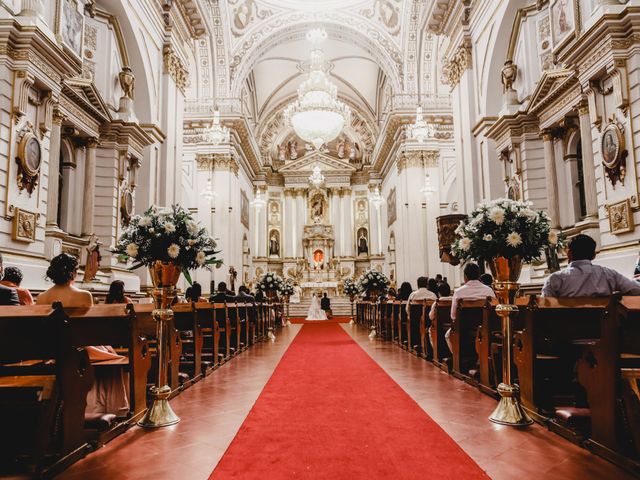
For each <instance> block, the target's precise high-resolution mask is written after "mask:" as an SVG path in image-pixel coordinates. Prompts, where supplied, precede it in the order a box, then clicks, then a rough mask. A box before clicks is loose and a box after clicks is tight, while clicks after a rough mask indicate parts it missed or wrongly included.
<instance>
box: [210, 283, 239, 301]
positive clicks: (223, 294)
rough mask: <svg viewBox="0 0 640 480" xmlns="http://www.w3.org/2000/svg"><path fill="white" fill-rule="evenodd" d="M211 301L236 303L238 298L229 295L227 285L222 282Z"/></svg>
mask: <svg viewBox="0 0 640 480" xmlns="http://www.w3.org/2000/svg"><path fill="white" fill-rule="evenodd" d="M209 301H210V302H211V303H228V302H235V301H236V297H235V296H234V295H229V291H228V290H227V284H226V283H224V282H220V283H219V284H218V291H217V292H216V293H215V294H214V295H211V298H209Z"/></svg>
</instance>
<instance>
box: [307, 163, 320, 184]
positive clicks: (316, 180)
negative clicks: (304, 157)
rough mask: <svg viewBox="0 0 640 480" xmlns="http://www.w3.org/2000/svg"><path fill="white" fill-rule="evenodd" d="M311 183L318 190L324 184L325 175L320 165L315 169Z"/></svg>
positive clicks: (310, 178) (310, 179)
mask: <svg viewBox="0 0 640 480" xmlns="http://www.w3.org/2000/svg"><path fill="white" fill-rule="evenodd" d="M309 182H310V183H311V184H312V185H313V186H314V187H316V188H319V187H320V185H322V184H323V183H324V175H323V174H322V171H321V170H320V165H316V166H315V167H313V173H312V174H311V176H310V177H309Z"/></svg>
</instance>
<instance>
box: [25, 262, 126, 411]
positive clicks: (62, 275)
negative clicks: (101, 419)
mask: <svg viewBox="0 0 640 480" xmlns="http://www.w3.org/2000/svg"><path fill="white" fill-rule="evenodd" d="M77 273H78V260H76V258H75V257H72V256H71V255H69V254H67V253H61V254H60V255H58V256H56V257H53V259H52V260H51V263H50V264H49V268H48V269H47V278H48V279H50V280H51V281H53V283H54V285H53V287H51V288H49V289H48V290H46V291H45V292H43V293H41V294H40V295H38V298H37V300H36V304H38V305H48V304H52V303H53V302H62V305H63V306H64V307H66V308H85V307H86V308H88V307H91V306H92V305H93V296H92V295H91V292H89V291H87V290H81V289H79V288H76V287H74V286H73V282H74V281H75V278H76V274H77ZM86 350H87V353H88V354H89V360H91V361H92V362H102V361H105V360H119V359H123V358H124V357H123V356H122V355H118V354H117V353H116V352H115V351H114V350H113V348H112V347H111V346H109V345H100V346H88V347H86ZM95 375H96V377H95V382H94V384H93V387H92V388H91V390H90V391H89V393H88V394H87V407H86V409H85V412H86V413H113V414H115V415H117V416H119V417H121V416H125V415H126V414H127V413H128V411H129V400H128V399H127V387H126V385H127V381H126V375H125V374H124V371H123V370H122V368H111V367H109V368H97V369H96V371H95Z"/></svg>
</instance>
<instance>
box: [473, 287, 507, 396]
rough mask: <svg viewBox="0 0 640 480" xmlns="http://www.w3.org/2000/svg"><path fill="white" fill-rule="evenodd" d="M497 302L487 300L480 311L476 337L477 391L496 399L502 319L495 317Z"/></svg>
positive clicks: (499, 370) (500, 367)
mask: <svg viewBox="0 0 640 480" xmlns="http://www.w3.org/2000/svg"><path fill="white" fill-rule="evenodd" d="M497 304H498V301H497V300H496V299H495V298H487V300H486V301H485V304H484V308H483V311H482V324H481V325H480V327H478V331H477V335H476V353H477V355H478V389H479V390H480V391H481V392H483V393H486V394H487V395H490V396H492V397H496V398H498V397H499V395H498V391H497V388H498V384H499V383H500V381H501V380H502V352H501V349H502V319H501V318H500V317H498V316H497V315H496V310H495V307H496V305H497Z"/></svg>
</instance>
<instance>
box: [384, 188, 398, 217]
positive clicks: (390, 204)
mask: <svg viewBox="0 0 640 480" xmlns="http://www.w3.org/2000/svg"><path fill="white" fill-rule="evenodd" d="M397 218H398V211H397V210H396V189H395V187H394V188H392V189H391V190H390V191H389V195H388V196H387V226H391V225H393V223H394V222H395V221H396V220H397Z"/></svg>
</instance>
